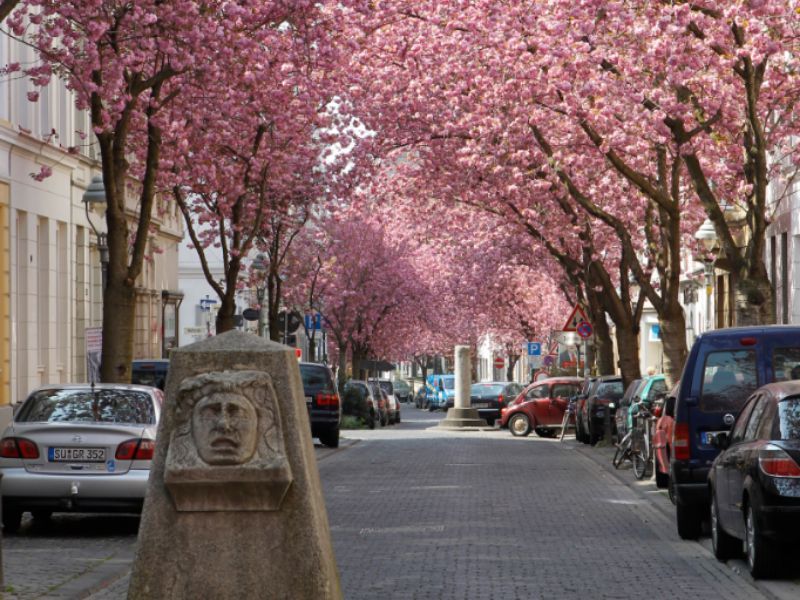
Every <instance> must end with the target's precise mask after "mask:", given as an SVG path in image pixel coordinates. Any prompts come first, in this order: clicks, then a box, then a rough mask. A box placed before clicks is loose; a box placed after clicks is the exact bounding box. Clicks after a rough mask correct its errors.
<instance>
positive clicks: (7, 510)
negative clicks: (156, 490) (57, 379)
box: [0, 384, 164, 532]
mask: <svg viewBox="0 0 800 600" xmlns="http://www.w3.org/2000/svg"><path fill="white" fill-rule="evenodd" d="M163 398H164V396H163V393H162V392H161V390H158V389H156V388H152V387H148V386H141V385H121V384H96V385H88V384H80V385H57V386H46V387H42V388H39V389H37V390H35V391H34V392H32V393H31V394H30V396H28V398H27V399H26V400H25V402H24V403H23V404H22V406H21V407H20V408H19V410H18V411H16V413H15V415H14V419H13V421H12V422H11V424H10V425H9V426H8V427H7V428H6V430H5V431H4V432H3V437H2V439H0V472H2V474H3V478H2V480H0V492H2V518H3V525H4V529H5V531H7V532H13V531H15V530H16V529H18V528H19V526H20V521H21V518H22V513H23V512H25V511H30V512H32V513H33V516H34V518H47V517H49V516H50V515H51V514H52V513H53V512H139V511H141V508H142V503H143V502H144V496H145V492H146V490H147V477H148V475H149V474H150V463H151V459H152V457H153V450H154V449H155V438H156V427H157V425H158V420H159V418H160V416H161V404H162V402H163Z"/></svg>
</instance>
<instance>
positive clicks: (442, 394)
mask: <svg viewBox="0 0 800 600" xmlns="http://www.w3.org/2000/svg"><path fill="white" fill-rule="evenodd" d="M426 387H427V391H428V398H429V399H430V400H429V402H428V410H431V411H433V410H436V409H437V408H441V409H442V410H445V409H447V408H448V407H450V406H453V404H454V402H455V397H456V376H455V375H453V374H452V373H449V374H446V375H428V383H427V385H426Z"/></svg>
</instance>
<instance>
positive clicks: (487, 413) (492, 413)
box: [477, 408, 500, 421]
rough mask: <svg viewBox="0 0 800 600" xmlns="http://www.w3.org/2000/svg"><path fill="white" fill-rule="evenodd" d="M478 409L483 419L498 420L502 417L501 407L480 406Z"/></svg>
mask: <svg viewBox="0 0 800 600" xmlns="http://www.w3.org/2000/svg"><path fill="white" fill-rule="evenodd" d="M477 410H478V414H479V415H480V417H481V419H494V420H495V421H496V420H497V419H499V418H500V409H499V408H479V409H477Z"/></svg>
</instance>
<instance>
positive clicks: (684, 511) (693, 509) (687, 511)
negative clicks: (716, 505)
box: [675, 502, 703, 540]
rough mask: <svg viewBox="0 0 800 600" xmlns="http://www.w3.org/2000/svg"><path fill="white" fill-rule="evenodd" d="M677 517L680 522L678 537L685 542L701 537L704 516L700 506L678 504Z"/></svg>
mask: <svg viewBox="0 0 800 600" xmlns="http://www.w3.org/2000/svg"><path fill="white" fill-rule="evenodd" d="M675 516H676V521H677V522H678V535H679V536H681V539H683V540H696V539H697V538H699V537H700V530H701V529H702V526H703V515H702V513H701V512H700V508H699V507H698V506H693V505H691V504H683V503H681V502H678V503H677V504H676V505H675Z"/></svg>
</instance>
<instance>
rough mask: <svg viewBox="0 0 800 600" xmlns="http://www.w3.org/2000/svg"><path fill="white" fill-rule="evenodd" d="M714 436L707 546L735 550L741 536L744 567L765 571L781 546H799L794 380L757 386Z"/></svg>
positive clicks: (797, 390)
mask: <svg viewBox="0 0 800 600" xmlns="http://www.w3.org/2000/svg"><path fill="white" fill-rule="evenodd" d="M797 358H800V354H798V356H797ZM713 444H714V446H715V447H716V448H717V449H719V450H720V451H721V452H720V454H719V455H718V456H717V458H716V459H715V460H714V463H713V464H712V466H711V472H710V473H709V486H710V488H711V489H710V495H711V543H712V546H713V549H714V554H715V555H716V557H717V558H718V559H720V560H726V559H728V558H734V557H736V556H738V555H740V554H741V551H742V541H744V549H745V555H746V558H747V564H748V566H749V568H750V573H751V574H752V575H753V577H766V576H769V575H771V574H772V573H773V572H774V570H775V567H776V565H778V564H779V559H780V555H781V553H782V552H783V551H785V550H800V381H787V382H782V383H771V384H768V385H765V386H763V387H761V388H759V389H757V390H756V391H755V393H754V394H753V395H751V396H750V398H749V399H748V400H747V402H746V404H745V405H744V407H743V408H742V410H741V412H740V413H739V416H738V418H737V419H736V422H735V424H734V426H733V429H732V430H731V431H730V433H725V432H723V433H720V434H718V435H716V436H715V438H714V441H713Z"/></svg>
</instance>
